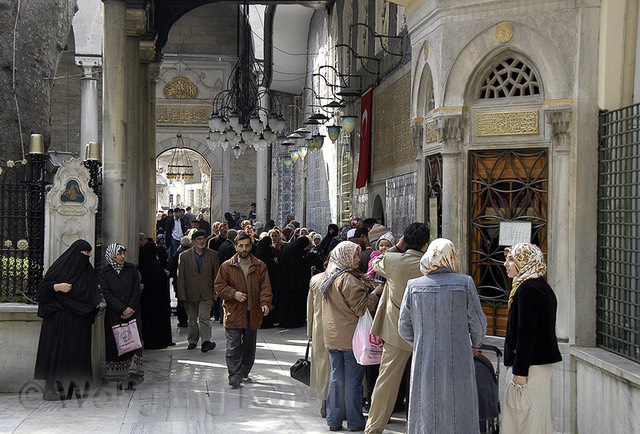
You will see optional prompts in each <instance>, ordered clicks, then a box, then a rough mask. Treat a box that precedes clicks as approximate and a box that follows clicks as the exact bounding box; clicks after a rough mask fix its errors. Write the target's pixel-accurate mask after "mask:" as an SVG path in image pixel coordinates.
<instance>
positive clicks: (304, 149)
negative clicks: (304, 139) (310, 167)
mask: <svg viewBox="0 0 640 434" xmlns="http://www.w3.org/2000/svg"><path fill="white" fill-rule="evenodd" d="M308 151H309V148H307V145H300V146H298V155H299V156H300V158H302V159H303V160H304V157H306V156H307V152H308Z"/></svg>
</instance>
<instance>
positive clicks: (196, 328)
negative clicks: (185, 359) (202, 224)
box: [178, 231, 219, 353]
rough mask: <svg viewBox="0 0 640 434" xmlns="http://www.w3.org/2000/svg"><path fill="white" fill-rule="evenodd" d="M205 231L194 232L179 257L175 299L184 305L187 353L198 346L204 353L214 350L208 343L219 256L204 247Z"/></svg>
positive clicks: (209, 341)
mask: <svg viewBox="0 0 640 434" xmlns="http://www.w3.org/2000/svg"><path fill="white" fill-rule="evenodd" d="M206 239H207V237H206V235H205V233H204V231H197V232H195V233H194V234H193V237H192V238H191V240H192V242H193V247H191V248H190V249H188V250H185V251H184V252H182V253H181V254H180V256H179V258H178V300H179V301H181V302H183V303H184V304H185V308H186V310H187V316H188V326H187V340H188V342H189V346H188V347H187V349H188V350H193V349H195V348H196V347H197V346H198V340H202V345H201V347H200V348H201V350H202V352H203V353H206V352H207V351H209V350H213V349H214V348H215V347H216V343H215V342H211V316H210V315H211V305H212V303H213V282H214V280H215V277H216V274H217V272H218V266H219V264H218V254H217V253H216V252H215V251H213V250H211V249H208V248H207V247H205V244H206Z"/></svg>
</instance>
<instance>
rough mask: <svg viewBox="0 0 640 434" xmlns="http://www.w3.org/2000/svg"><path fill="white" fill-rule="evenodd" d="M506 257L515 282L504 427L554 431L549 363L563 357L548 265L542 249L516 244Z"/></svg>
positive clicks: (524, 433)
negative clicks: (545, 276)
mask: <svg viewBox="0 0 640 434" xmlns="http://www.w3.org/2000/svg"><path fill="white" fill-rule="evenodd" d="M505 259H506V260H505V263H504V266H505V268H506V269H507V275H508V276H509V277H511V278H513V283H512V284H511V293H510V294H509V316H508V319H507V336H506V338H505V343H504V364H505V366H508V367H510V368H511V369H509V371H508V373H507V392H506V394H505V400H504V402H505V405H504V414H503V421H502V423H503V428H502V429H503V432H505V433H511V432H512V433H518V434H533V433H540V434H543V433H544V434H546V433H553V428H552V426H551V374H552V372H553V367H552V364H553V363H556V362H559V361H561V360H562V356H561V355H560V350H559V349H558V341H557V339H556V310H557V305H558V302H557V300H556V296H555V294H554V293H553V290H552V289H551V287H550V286H549V285H548V284H547V282H545V281H544V279H543V278H542V276H544V275H545V274H546V272H547V266H546V265H545V263H544V255H543V254H542V251H541V250H540V248H538V247H537V246H536V245H534V244H529V243H521V244H516V245H515V246H513V247H511V248H507V249H505Z"/></svg>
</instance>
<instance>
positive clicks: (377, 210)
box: [371, 194, 384, 226]
mask: <svg viewBox="0 0 640 434" xmlns="http://www.w3.org/2000/svg"><path fill="white" fill-rule="evenodd" d="M371 217H373V218H374V219H376V220H378V222H379V223H380V224H381V225H383V226H384V205H383V204H382V198H381V197H380V195H379V194H377V195H376V197H375V199H374V200H373V211H372V212H371Z"/></svg>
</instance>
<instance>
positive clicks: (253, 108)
mask: <svg viewBox="0 0 640 434" xmlns="http://www.w3.org/2000/svg"><path fill="white" fill-rule="evenodd" d="M241 7H242V9H241V14H239V16H238V41H239V42H238V47H240V46H242V50H241V51H240V48H239V53H238V61H237V63H236V64H235V66H234V67H233V69H232V70H231V74H230V75H229V80H228V83H227V89H225V90H223V91H221V92H219V93H218V94H217V95H216V96H215V97H214V99H213V102H212V113H211V118H210V119H209V136H208V137H207V144H208V145H209V147H211V148H212V149H215V148H217V147H218V146H220V147H222V149H223V150H224V151H226V150H227V149H229V148H231V149H232V150H233V153H234V155H235V157H236V158H239V157H240V155H241V154H242V153H244V152H245V151H246V150H247V149H248V148H249V146H251V147H253V149H254V150H256V151H257V150H259V149H261V150H265V149H267V148H268V147H269V145H271V144H272V143H274V142H275V141H276V140H277V139H278V133H281V132H283V131H284V129H285V127H286V122H285V119H284V117H283V116H282V113H278V112H277V111H276V110H273V111H269V110H267V109H266V108H265V107H263V106H262V104H261V103H262V101H263V100H266V99H267V98H269V97H271V98H270V99H271V102H272V103H273V102H274V100H273V97H272V95H270V93H269V89H266V88H261V86H260V84H259V80H261V79H262V77H263V75H264V70H263V68H262V65H261V63H260V62H258V61H257V60H256V58H255V55H254V51H253V38H252V32H251V25H250V24H249V5H248V4H247V3H245V4H244V5H242V6H241ZM240 15H241V16H240ZM241 29H242V31H241ZM241 33H242V34H241ZM273 105H275V104H272V106H273Z"/></svg>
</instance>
